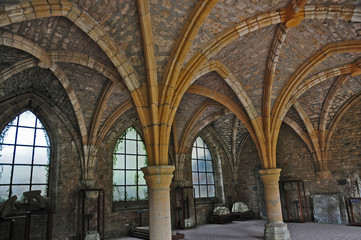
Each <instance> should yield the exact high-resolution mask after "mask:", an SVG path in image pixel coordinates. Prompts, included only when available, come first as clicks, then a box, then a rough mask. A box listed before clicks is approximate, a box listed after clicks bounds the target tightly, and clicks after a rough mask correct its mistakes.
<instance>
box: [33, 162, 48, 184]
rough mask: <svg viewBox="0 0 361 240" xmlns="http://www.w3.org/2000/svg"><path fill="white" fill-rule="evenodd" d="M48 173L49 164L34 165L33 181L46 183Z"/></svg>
mask: <svg viewBox="0 0 361 240" xmlns="http://www.w3.org/2000/svg"><path fill="white" fill-rule="evenodd" d="M48 174H49V167H48V166H34V167H33V179H32V183H37V184H46V183H47V182H48Z"/></svg>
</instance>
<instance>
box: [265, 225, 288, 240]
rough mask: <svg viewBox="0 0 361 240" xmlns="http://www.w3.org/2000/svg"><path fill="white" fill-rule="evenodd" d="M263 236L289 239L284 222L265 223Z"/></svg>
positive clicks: (276, 239) (268, 238)
mask: <svg viewBox="0 0 361 240" xmlns="http://www.w3.org/2000/svg"><path fill="white" fill-rule="evenodd" d="M264 236H265V239H266V240H291V237H290V232H289V231H288V229H287V224H285V223H266V224H265V229H264Z"/></svg>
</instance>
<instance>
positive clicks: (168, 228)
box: [142, 166, 174, 240]
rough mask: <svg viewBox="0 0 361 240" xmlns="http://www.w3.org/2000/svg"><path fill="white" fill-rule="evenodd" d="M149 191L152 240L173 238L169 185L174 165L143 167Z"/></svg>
mask: <svg viewBox="0 0 361 240" xmlns="http://www.w3.org/2000/svg"><path fill="white" fill-rule="evenodd" d="M142 171H143V173H144V178H145V181H146V182H147V185H148V191H149V231H150V240H170V239H172V224H171V217H170V194H169V187H170V184H171V181H172V178H173V171H174V166H149V167H145V168H142Z"/></svg>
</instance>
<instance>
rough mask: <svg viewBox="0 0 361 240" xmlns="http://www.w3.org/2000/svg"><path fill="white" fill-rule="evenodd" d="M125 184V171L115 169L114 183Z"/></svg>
mask: <svg viewBox="0 0 361 240" xmlns="http://www.w3.org/2000/svg"><path fill="white" fill-rule="evenodd" d="M124 184H125V171H124V170H114V171H113V185H124Z"/></svg>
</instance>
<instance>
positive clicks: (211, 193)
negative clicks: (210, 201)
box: [208, 185, 216, 197]
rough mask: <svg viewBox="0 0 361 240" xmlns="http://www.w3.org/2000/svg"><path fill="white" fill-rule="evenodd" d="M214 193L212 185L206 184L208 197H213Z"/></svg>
mask: <svg viewBox="0 0 361 240" xmlns="http://www.w3.org/2000/svg"><path fill="white" fill-rule="evenodd" d="M215 196H216V193H215V190H214V186H213V185H208V197H215Z"/></svg>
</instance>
